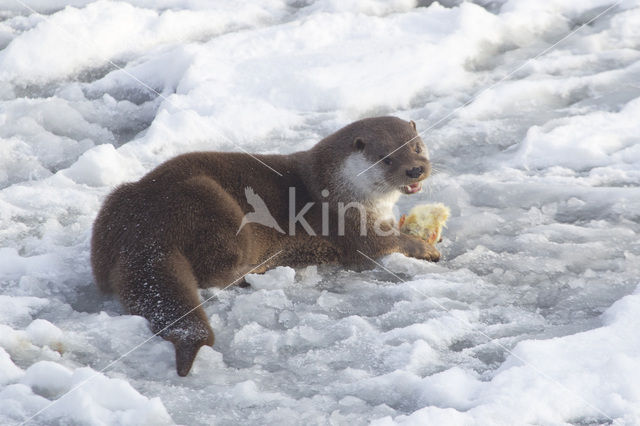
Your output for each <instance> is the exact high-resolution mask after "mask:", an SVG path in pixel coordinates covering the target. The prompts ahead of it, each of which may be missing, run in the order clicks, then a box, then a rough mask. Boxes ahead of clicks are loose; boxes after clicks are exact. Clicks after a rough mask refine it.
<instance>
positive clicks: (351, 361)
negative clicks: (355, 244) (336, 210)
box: [0, 0, 640, 425]
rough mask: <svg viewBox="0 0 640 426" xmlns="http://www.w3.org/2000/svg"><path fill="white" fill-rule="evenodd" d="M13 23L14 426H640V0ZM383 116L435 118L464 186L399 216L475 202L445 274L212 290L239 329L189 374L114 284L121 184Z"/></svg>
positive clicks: (216, 309) (69, 17)
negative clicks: (161, 167) (108, 209)
mask: <svg viewBox="0 0 640 426" xmlns="http://www.w3.org/2000/svg"><path fill="white" fill-rule="evenodd" d="M67 4H69V5H70V6H68V7H65V6H66V5H67ZM29 8H31V9H32V10H29ZM36 12H38V13H36ZM0 19H1V21H0V49H2V50H0V423H2V424H20V423H22V422H24V421H27V420H28V423H29V424H42V425H45V424H47V425H49V424H88V425H99V424H109V425H111V424H154V425H155V424H189V425H197V424H203V425H204V424H222V425H226V424H229V425H230V424H255V425H262V424H308V425H316V424H317V425H325V424H349V425H360V424H370V423H373V424H377V425H392V424H446V425H448V424H455V425H458V424H460V425H473V424H482V425H487V424H577V425H586V424H616V425H632V424H640V408H639V407H640V384H639V383H640V380H639V379H640V373H638V372H639V371H640V333H638V329H639V328H640V292H639V291H638V290H637V289H638V284H640V279H639V278H638V276H639V275H640V241H639V238H638V235H639V233H640V188H639V184H640V2H638V1H622V2H619V3H617V4H615V2H614V1H611V0H610V1H599V0H589V1H577V0H564V1H557V2H556V1H549V2H538V1H533V0H529V1H525V0H520V1H517V0H510V1H495V2H489V1H477V2H475V3H471V2H465V3H462V2H457V1H443V2H442V3H437V2H430V1H426V2H424V1H423V2H416V1H409V0H392V1H374V0H363V1H355V0H354V1H336V0H318V1H312V0H309V1H278V0H260V1H254V2H242V3H238V2H232V1H225V0H218V1H213V2H208V1H199V0H163V1H158V2H151V1H145V0H139V1H130V2H109V1H97V2H90V1H82V0H80V1H73V2H68V3H65V2H57V1H50V2H40V1H25V2H24V3H23V2H22V1H17V0H15V1H14V0H5V1H2V2H0ZM585 24H586V25H585ZM572 32H575V33H572ZM569 34H570V35H569ZM567 35H569V36H568V37H566V38H565V36H567ZM559 40H562V41H561V42H560V43H558V44H556V42H558V41H559ZM531 58H535V59H533V60H530V59H531ZM375 115H395V116H398V117H401V118H404V119H407V120H409V119H411V120H414V121H415V122H416V123H417V126H418V130H420V131H425V133H424V135H423V139H424V141H425V142H426V144H427V145H428V147H429V150H430V153H431V157H432V159H433V161H434V166H435V169H436V173H434V175H433V176H432V177H431V178H430V179H429V180H428V182H429V184H428V185H427V186H426V188H425V189H424V190H423V192H422V193H419V194H417V195H414V196H411V197H409V196H404V197H402V198H401V200H400V202H399V206H398V207H399V212H406V211H407V210H408V209H409V208H410V207H411V206H413V205H414V204H418V203H424V202H443V203H445V204H447V205H448V206H449V207H450V208H451V211H452V217H451V219H450V221H449V223H448V228H447V229H446V230H445V233H444V241H443V242H442V243H441V245H440V249H441V251H442V253H443V260H442V261H441V262H440V263H438V264H430V263H426V262H422V261H418V260H415V259H409V258H405V257H403V256H401V255H392V256H388V257H386V258H384V259H382V260H381V261H380V262H381V265H382V266H376V265H375V264H371V268H372V269H371V270H369V271H364V272H360V273H357V272H352V271H348V270H345V269H344V268H340V267H334V266H319V267H315V266H312V267H308V268H305V269H299V270H293V269H291V268H277V269H275V270H272V271H269V272H268V273H267V274H265V275H263V276H258V275H252V276H250V277H248V281H249V282H250V284H251V287H248V288H230V289H227V290H224V291H218V290H205V291H203V292H202V296H203V297H204V298H210V297H212V300H211V301H210V302H209V303H207V304H206V312H207V314H208V315H209V318H210V320H211V323H212V326H213V328H214V330H215V332H216V343H215V345H214V347H213V348H203V349H202V350H201V352H200V354H199V355H198V358H197V360H196V363H195V364H194V368H193V370H192V372H191V374H190V375H189V376H188V377H186V378H179V377H178V376H177V375H176V373H175V366H174V363H175V360H174V353H173V348H172V346H171V344H170V343H168V342H165V341H163V340H162V339H160V338H154V337H152V334H151V332H150V331H149V328H148V326H147V323H146V321H145V320H144V319H142V318H140V317H133V316H129V315H126V314H125V312H124V311H123V309H122V308H121V307H120V305H119V304H118V302H117V301H116V300H115V299H114V298H113V297H110V296H104V295H101V294H100V293H99V292H98V291H97V289H96V288H95V286H94V284H93V282H92V277H91V270H90V267H89V251H88V250H89V235H90V230H91V224H92V222H93V219H94V217H95V214H96V213H97V211H98V209H99V207H100V204H101V202H102V201H103V199H104V197H105V196H106V195H107V194H108V193H109V191H110V190H112V189H113V188H114V187H115V186H116V185H118V184H120V183H122V182H126V181H132V180H136V179H138V178H139V177H140V176H142V175H143V174H144V173H146V172H148V171H149V170H151V169H152V168H153V167H155V166H156V165H158V164H159V163H161V162H162V161H164V160H166V159H168V158H171V157H173V156H175V155H177V154H179V153H183V152H188V151H196V150H224V151H234V150H235V151H237V150H240V149H245V150H248V151H252V152H261V153H276V152H281V153H288V152H293V151H296V150H301V149H307V148H309V147H311V146H312V145H313V144H314V143H315V142H317V141H318V140H320V139H321V138H322V137H324V136H326V135H327V134H329V133H332V132H333V131H335V130H337V129H338V128H340V127H342V126H343V125H346V124H348V123H350V122H352V121H354V120H357V119H360V118H363V117H367V116H375ZM145 340H148V342H146V343H145V344H143V345H141V346H140V347H138V348H137V349H136V350H135V351H133V352H131V353H129V354H128V355H127V356H125V357H123V358H121V359H120V360H119V361H118V362H117V363H114V364H111V363H112V362H113V361H114V360H117V359H119V358H120V357H121V356H122V355H123V354H126V353H127V352H128V351H130V350H131V349H133V348H135V347H136V346H138V345H139V344H141V343H142V342H144V341H145ZM103 370H104V371H103ZM76 386H78V387H77V388H76ZM72 389H73V391H72V392H69V393H67V392H68V391H70V390H72ZM51 402H55V403H54V404H51ZM40 410H44V411H41V412H39V411H40ZM38 412H39V413H38ZM36 413H38V414H37V416H35V417H33V416H34V414H36Z"/></svg>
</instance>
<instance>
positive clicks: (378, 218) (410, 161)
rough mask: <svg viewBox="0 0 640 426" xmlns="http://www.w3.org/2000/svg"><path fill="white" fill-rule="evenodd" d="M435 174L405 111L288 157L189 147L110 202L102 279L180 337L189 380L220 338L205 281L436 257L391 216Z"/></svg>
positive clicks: (156, 327)
mask: <svg viewBox="0 0 640 426" xmlns="http://www.w3.org/2000/svg"><path fill="white" fill-rule="evenodd" d="M430 171H431V164H430V160H429V156H428V153H427V149H426V147H425V145H424V142H423V141H422V139H421V138H420V137H419V135H418V133H417V132H416V126H415V123H414V122H413V121H411V122H408V121H404V120H402V119H399V118H395V117H375V118H367V119H363V120H359V121H356V122H354V123H352V124H349V125H348V126H346V127H344V128H342V129H340V130H338V131H337V132H335V133H333V134H331V135H329V136H328V137H326V138H324V139H323V140H321V141H320V142H318V143H317V144H316V145H315V146H313V147H312V148H311V149H309V150H307V151H301V152H295V153H292V154H289V155H250V154H245V153H236V152H194V153H188V154H183V155H180V156H178V157H175V158H173V159H170V160H168V161H167V162H165V163H163V164H161V165H160V166H158V167H157V168H156V169H154V170H152V171H151V172H149V173H148V174H147V175H145V176H144V177H142V178H141V179H140V180H139V181H137V182H134V183H126V184H123V185H121V186H120V187H118V188H116V189H115V190H114V191H113V192H112V193H111V194H110V195H109V196H108V197H107V199H106V200H105V202H104V204H103V206H102V208H101V209H100V211H99V213H98V215H97V218H96V220H95V223H94V226H93V232H92V239H91V264H92V268H93V274H94V278H95V282H96V284H97V286H98V287H99V288H100V289H101V290H102V291H103V292H107V293H109V292H115V293H116V294H117V296H118V297H119V299H120V301H121V302H122V304H123V305H124V307H125V308H126V309H127V310H128V311H129V312H130V313H131V314H134V315H141V316H143V317H145V318H146V319H147V320H148V321H149V322H150V325H151V329H152V331H153V332H154V334H158V335H160V336H161V337H163V338H164V339H167V340H169V341H170V342H172V343H173V345H174V346H175V353H176V369H177V373H178V375H180V376H185V375H187V374H188V372H189V370H190V369H191V366H192V364H193V361H194V359H195V357H196V354H197V352H198V350H199V349H200V347H201V346H203V345H213V342H214V334H213V330H212V329H211V326H210V325H209V321H208V318H207V316H206V314H205V311H204V309H203V308H202V306H201V302H200V298H199V293H198V289H199V288H204V287H210V286H218V287H226V286H228V285H230V284H232V283H237V282H239V281H242V279H243V277H244V275H246V274H247V273H250V272H252V273H262V272H265V271H266V270H268V269H269V268H272V267H275V266H278V265H288V266H293V267H296V266H304V265H309V264H321V263H340V264H342V265H345V266H346V267H350V268H353V269H362V268H363V267H364V266H365V265H366V264H367V262H369V260H368V259H367V257H370V258H374V259H375V258H379V257H381V256H383V255H386V254H390V253H393V252H399V253H403V254H404V255H406V256H411V257H414V258H418V259H425V260H430V261H437V260H438V259H439V257H440V253H439V252H438V250H437V249H436V248H435V247H434V246H433V245H430V244H427V243H426V242H425V241H424V240H421V239H419V238H417V237H414V236H411V235H407V234H402V233H399V232H398V229H397V224H396V223H395V219H394V215H393V212H392V208H393V206H394V204H395V203H396V201H397V200H398V198H399V196H400V195H401V194H403V193H404V194H414V193H416V192H418V191H419V190H420V189H421V183H422V181H423V180H424V179H426V178H427V177H428V176H429V174H430ZM258 210H259V211H258Z"/></svg>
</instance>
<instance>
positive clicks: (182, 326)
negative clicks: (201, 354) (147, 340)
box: [115, 252, 214, 376]
mask: <svg viewBox="0 0 640 426" xmlns="http://www.w3.org/2000/svg"><path fill="white" fill-rule="evenodd" d="M140 254H142V253H140ZM122 263H124V264H126V266H124V267H123V268H122V269H121V274H119V275H120V276H119V277H118V278H119V279H117V280H116V282H115V284H116V286H117V288H118V293H119V296H120V300H121V301H122V304H123V305H124V306H125V307H126V308H127V309H128V310H129V312H131V313H132V314H134V315H140V316H143V317H145V318H146V319H147V320H148V321H149V322H150V323H151V330H152V331H153V333H154V334H158V335H159V336H160V337H162V338H164V339H166V340H168V341H170V342H171V343H173V345H174V347H175V351H176V369H177V372H178V375H180V376H186V375H187V374H188V373H189V370H190V369H191V366H192V365H193V361H194V360H195V357H196V355H197V353H198V350H199V349H200V347H201V346H204V345H209V346H212V345H213V342H214V334H213V330H212V329H211V326H210V325H209V320H208V318H207V315H206V313H205V311H204V309H203V307H202V305H201V302H200V297H199V294H198V283H197V280H196V278H195V276H194V275H193V271H192V269H191V265H190V264H189V262H188V261H187V259H186V258H185V257H184V256H183V255H182V254H181V253H178V252H173V253H171V254H169V255H163V254H162V253H153V254H152V253H144V256H136V261H133V262H122ZM122 263H121V266H122Z"/></svg>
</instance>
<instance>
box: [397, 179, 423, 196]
mask: <svg viewBox="0 0 640 426" xmlns="http://www.w3.org/2000/svg"><path fill="white" fill-rule="evenodd" d="M402 189H404V192H406V193H407V194H415V193H416V192H418V191H420V189H422V184H421V183H420V182H416V183H412V184H411V185H405V186H404V187H403V188H402Z"/></svg>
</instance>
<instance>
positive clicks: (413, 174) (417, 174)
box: [407, 166, 424, 178]
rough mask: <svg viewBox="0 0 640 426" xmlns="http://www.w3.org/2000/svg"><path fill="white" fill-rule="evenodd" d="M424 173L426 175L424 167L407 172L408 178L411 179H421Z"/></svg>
mask: <svg viewBox="0 0 640 426" xmlns="http://www.w3.org/2000/svg"><path fill="white" fill-rule="evenodd" d="M422 173H424V167H422V166H420V167H414V168H413V169H409V170H407V176H409V177H411V178H419V177H420V176H421V175H422Z"/></svg>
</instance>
